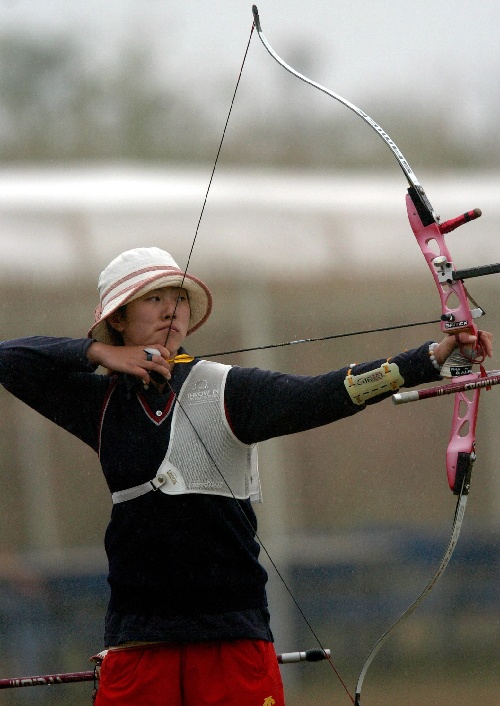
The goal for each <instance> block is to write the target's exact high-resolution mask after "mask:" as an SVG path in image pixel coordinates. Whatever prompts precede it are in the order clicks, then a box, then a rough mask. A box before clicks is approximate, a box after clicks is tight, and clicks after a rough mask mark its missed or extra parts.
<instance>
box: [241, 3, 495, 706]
mask: <svg viewBox="0 0 500 706" xmlns="http://www.w3.org/2000/svg"><path fill="white" fill-rule="evenodd" d="M252 11H253V16H254V25H255V29H256V30H257V33H258V35H259V38H260V40H261V42H262V44H263V45H264V47H265V48H266V50H267V51H268V53H269V54H270V55H271V56H272V57H273V59H275V61H277V62H278V64H280V65H281V66H282V67H283V68H284V69H286V70H287V71H288V72H289V73H291V74H292V75H293V76H296V77H297V78H299V79H300V80H301V81H304V82H305V83H307V84H309V85H310V86H313V87H314V88H317V89H318V90H320V91H321V92H323V93H325V94H326V95H328V96H330V97H331V98H334V99H335V100H337V101H338V102H340V103H342V104H343V105H344V106H346V107H347V108H349V109H350V110H351V111H352V112H354V113H355V114H356V115H358V116H359V117H360V118H362V120H364V121H365V122H366V123H367V124H368V125H369V126H370V127H371V128H372V129H373V130H374V131H375V132H376V133H377V134H378V135H379V137H380V138H381V139H382V140H383V141H384V142H385V143H386V145H387V146H388V147H389V149H390V150H391V152H392V154H393V155H394V157H395V158H396V160H397V162H398V164H399V166H400V167H401V169H402V170H403V173H404V174H405V177H406V179H407V181H408V194H407V196H406V206H407V211H408V218H409V221H410V225H411V228H412V230H413V233H414V235H415V237H416V239H417V242H418V244H419V246H420V248H421V250H422V253H423V255H424V257H425V260H426V262H427V264H428V266H429V268H430V270H431V272H432V275H433V277H434V281H435V283H436V286H437V288H438V292H439V296H440V299H441V329H442V331H443V332H445V333H447V334H453V335H457V336H458V334H459V333H461V332H467V333H470V334H473V335H475V336H477V333H478V330H477V327H476V324H475V321H474V320H475V319H476V318H478V317H479V316H481V315H482V314H483V313H484V311H483V310H482V309H481V308H480V307H478V306H477V305H476V304H475V302H474V301H473V300H472V299H470V297H469V294H468V292H467V290H466V288H465V285H464V282H463V280H464V279H466V278H467V277H477V276H481V275H485V274H493V273H496V272H500V264H494V265H484V266H479V267H477V268H472V269H470V270H461V271H457V270H456V268H455V265H454V263H453V260H452V258H451V255H450V252H449V250H448V248H447V245H446V243H445V237H444V236H445V235H446V234H447V233H449V232H450V231H452V230H454V229H455V228H457V227H458V226H460V225H462V224H464V223H467V222H468V221H471V220H473V219H475V218H478V217H479V216H480V215H481V211H480V210H479V209H474V210H473V211H468V212H467V213H464V214H463V215H461V216H458V217H457V218H454V219H452V220H450V221H446V222H445V223H440V222H439V218H438V216H436V214H435V212H434V210H433V208H432V206H431V204H430V202H429V199H428V198H427V196H426V194H425V192H424V189H423V188H422V186H421V185H420V184H419V182H418V180H417V178H416V176H415V174H414V172H413V170H412V169H411V167H410V165H409V163H408V161H407V160H406V159H405V157H404V156H403V154H402V153H401V151H400V150H399V148H398V147H397V145H396V144H395V143H394V141H393V140H392V139H391V138H390V137H389V135H388V134H387V133H386V132H385V131H384V130H383V129H382V128H381V127H380V125H378V124H377V123H376V122H375V121H374V120H373V119H372V118H371V117H370V116H369V115H367V114H366V113H365V112H363V111H362V110H360V109H359V108H358V107H357V106H355V105H354V104H353V103H351V102H349V101H347V100H346V99H345V98H342V97H341V96H339V95H338V94H337V93H334V92H333V91H330V90H329V89H327V88H325V87H324V86H322V85H320V84H319V83H316V82H315V81H312V80H311V79H309V78H307V77H306V76H304V75H303V74H300V73H299V72H298V71H296V70H295V69H293V68H292V67H290V66H289V65H288V64H286V63H285V62H284V61H283V59H281V58H280V57H279V56H278V55H277V54H276V52H275V51H274V50H273V49H272V48H271V46H270V45H269V42H268V41H267V39H266V38H265V36H264V34H263V32H262V28H261V23H260V17H259V12H258V10H257V7H256V6H255V5H254V6H253V7H252ZM469 301H471V302H472V304H473V307H474V308H471V306H470V303H469ZM483 359H484V351H483V349H482V346H481V343H480V341H479V340H478V341H477V343H476V344H475V346H474V347H472V348H467V349H466V348H464V347H462V346H459V347H458V348H457V349H456V351H455V353H454V354H452V356H450V358H449V359H448V361H446V363H445V365H444V366H443V371H442V374H443V373H446V377H451V378H453V379H456V378H459V379H460V382H461V383H463V384H462V385H460V386H459V385H457V383H456V382H452V383H451V384H450V385H449V387H450V388H452V387H454V389H453V393H454V394H455V406H454V413H453V422H452V429H451V435H450V441H449V444H448V449H447V453H446V470H447V475H448V483H449V486H450V488H451V489H452V491H453V493H454V494H456V495H458V500H457V506H456V510H455V516H454V521H453V528H452V534H451V538H450V541H449V543H448V546H447V549H446V551H445V553H444V555H443V558H442V559H441V563H440V564H439V567H438V569H437V571H436V572H435V574H434V576H433V577H432V578H431V579H430V581H429V582H428V583H427V585H426V586H425V588H424V589H423V591H422V592H421V593H420V595H419V596H418V598H417V599H416V600H415V601H414V602H413V603H412V604H411V605H410V607H409V608H408V609H407V610H406V611H405V612H404V613H403V614H402V615H401V616H400V617H399V618H398V619H397V620H396V621H395V622H394V623H393V624H392V625H391V626H390V627H389V628H388V630H386V632H385V633H384V634H383V635H382V636H381V637H380V638H379V639H378V640H377V642H376V643H375V645H374V646H373V648H372V650H371V652H370V653H369V655H368V657H367V658H366V660H365V663H364V665H363V667H362V669H361V672H360V675H359V677H358V681H357V684H356V691H355V704H356V706H359V704H360V702H361V688H362V685H363V681H364V678H365V675H366V672H367V670H368V668H369V666H370V664H371V663H372V661H373V659H374V657H375V655H376V654H377V652H378V651H379V650H380V648H381V647H382V645H383V644H384V642H385V641H386V639H387V637H388V636H389V634H390V633H391V632H392V630H393V628H395V627H396V626H397V625H399V624H400V623H401V622H402V621H403V620H404V619H405V618H406V617H408V616H409V615H410V614H411V613H412V612H413V611H414V610H415V608H417V606H418V605H420V603H421V602H422V601H423V600H424V598H426V597H427V596H428V594H429V593H430V591H431V590H432V588H433V587H434V585H435V584H436V582H437V581H438V580H439V578H440V577H441V576H442V574H443V572H444V570H445V569H446V566H447V565H448V562H449V560H450V558H451V555H452V553H453V550H454V548H455V546H456V543H457V541H458V537H459V534H460V529H461V526H462V521H463V517H464V512H465V507H466V503H467V497H468V491H469V485H470V475H471V470H472V465H473V463H474V460H475V457H476V454H475V431H476V420H477V412H478V405H479V395H480V391H481V388H482V387H485V386H487V380H488V379H489V378H488V377H486V373H485V372H484V370H483V369H482V366H481V368H480V370H479V371H478V372H473V371H472V370H473V365H474V364H480V363H481V362H482V361H483ZM498 377H499V376H496V377H495V378H494V383H493V384H495V383H497V382H499V381H500V380H498V379H497V378H498ZM492 380H493V378H492ZM446 387H447V386H444V387H442V388H440V391H439V392H437V393H436V394H435V395H431V394H429V395H428V396H437V395H438V394H446V392H445V391H443V390H446ZM457 388H458V391H457ZM420 392H421V393H425V392H426V390H423V391H420ZM405 395H418V393H412V392H408V393H401V394H399V395H396V396H395V397H396V398H403V399H396V400H395V401H396V402H403V401H407V400H406V399H404V396H405ZM423 396H425V395H421V397H420V398H422V397H423ZM416 398H418V397H413V398H412V399H416ZM408 401H409V400H408Z"/></svg>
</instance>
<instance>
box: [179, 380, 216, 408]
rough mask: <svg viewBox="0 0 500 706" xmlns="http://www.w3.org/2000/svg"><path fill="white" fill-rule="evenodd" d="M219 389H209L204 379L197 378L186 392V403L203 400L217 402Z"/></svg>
mask: <svg viewBox="0 0 500 706" xmlns="http://www.w3.org/2000/svg"><path fill="white" fill-rule="evenodd" d="M219 398H220V393H219V390H217V389H213V388H212V389H210V388H209V386H208V382H207V381H206V380H197V381H196V382H195V384H194V385H193V387H192V388H191V389H190V390H189V392H188V393H187V402H188V404H203V403H205V402H218V400H219Z"/></svg>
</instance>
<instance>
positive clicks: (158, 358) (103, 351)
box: [87, 341, 171, 386]
mask: <svg viewBox="0 0 500 706" xmlns="http://www.w3.org/2000/svg"><path fill="white" fill-rule="evenodd" d="M152 348H155V349H156V350H157V351H158V353H159V355H154V356H148V354H147V352H146V351H145V350H144V346H111V345H108V344H107V343H100V342H99V341H94V343H92V345H91V346H90V347H89V349H88V351H87V358H88V359H89V360H90V362H91V363H93V364H94V365H102V367H104V368H108V370H112V371H113V372H117V373H128V375H134V376H135V377H137V378H140V379H141V380H142V382H143V384H144V385H146V386H147V385H149V383H150V382H151V377H150V373H153V372H154V373H158V374H159V375H161V376H162V377H163V378H165V380H170V378H171V372H170V365H169V364H168V363H167V360H168V359H169V358H170V352H169V351H168V350H167V349H166V348H165V347H164V346H160V345H158V344H156V345H154V346H152ZM151 357H152V360H148V358H151Z"/></svg>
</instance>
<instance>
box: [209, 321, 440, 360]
mask: <svg viewBox="0 0 500 706" xmlns="http://www.w3.org/2000/svg"><path fill="white" fill-rule="evenodd" d="M439 323H441V319H432V320H431V321H414V322H413V323H411V324H395V325H394V326H382V327H380V328H371V329H364V330H361V331H348V332H345V333H334V334H330V335H328V336H316V337H315V338H299V339H297V340H295V341H285V342H284V343H268V344H267V345H263V346H254V347H253V348H236V349H234V350H231V351H220V352H219V353H208V354H207V355H199V356H196V357H197V358H217V357H220V356H224V355H231V354H233V353H249V352H250V351H265V350H268V349H270V348H284V347H285V346H296V345H298V344H301V343H318V342H319V341H332V340H334V339H336V338H349V336H363V335H366V334H369V333H381V332H384V331H396V330H397V329H402V328H411V327H412V326H427V325H428V324H439Z"/></svg>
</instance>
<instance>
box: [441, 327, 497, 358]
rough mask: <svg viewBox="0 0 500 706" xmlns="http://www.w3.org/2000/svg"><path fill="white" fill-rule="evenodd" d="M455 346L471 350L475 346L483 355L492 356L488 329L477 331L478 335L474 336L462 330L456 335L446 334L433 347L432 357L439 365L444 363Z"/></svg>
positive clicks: (491, 340) (491, 342)
mask: <svg viewBox="0 0 500 706" xmlns="http://www.w3.org/2000/svg"><path fill="white" fill-rule="evenodd" d="M457 347H460V348H463V349H467V348H468V349H471V350H474V349H476V348H477V349H480V351H481V353H482V355H483V356H485V357H488V358H491V357H492V356H493V334H491V333H489V332H488V331H478V335H477V336H474V335H472V334H470V333H467V332H465V331H462V332H461V333H459V334H458V335H456V336H454V335H449V336H446V338H444V339H443V340H442V341H441V342H440V343H438V345H437V346H436V347H435V348H434V358H435V359H436V362H437V363H438V364H439V365H441V366H442V365H444V363H445V362H446V360H447V359H448V358H449V357H450V355H451V354H452V353H453V351H454V350H455V348H457Z"/></svg>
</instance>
